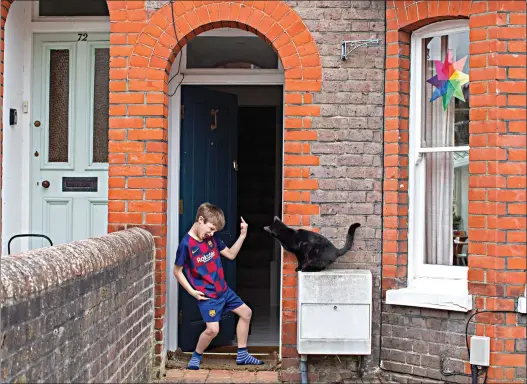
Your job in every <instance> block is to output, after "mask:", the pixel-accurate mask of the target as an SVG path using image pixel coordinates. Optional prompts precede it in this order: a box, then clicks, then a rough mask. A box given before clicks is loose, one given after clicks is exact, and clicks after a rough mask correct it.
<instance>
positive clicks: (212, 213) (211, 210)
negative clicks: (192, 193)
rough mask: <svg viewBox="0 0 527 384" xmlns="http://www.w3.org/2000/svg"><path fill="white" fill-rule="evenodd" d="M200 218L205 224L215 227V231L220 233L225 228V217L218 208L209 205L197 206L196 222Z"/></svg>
mask: <svg viewBox="0 0 527 384" xmlns="http://www.w3.org/2000/svg"><path fill="white" fill-rule="evenodd" d="M200 216H202V217H203V220H204V221H205V223H209V222H210V223H212V224H213V225H214V226H215V227H216V231H218V232H219V231H221V230H222V229H223V227H224V226H225V215H224V214H223V211H222V210H221V208H218V207H217V206H215V205H214V204H211V203H203V204H201V205H200V206H199V208H198V212H197V213H196V222H197V221H198V219H199V217H200Z"/></svg>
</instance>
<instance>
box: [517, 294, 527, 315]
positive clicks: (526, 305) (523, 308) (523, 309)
mask: <svg viewBox="0 0 527 384" xmlns="http://www.w3.org/2000/svg"><path fill="white" fill-rule="evenodd" d="M518 312H519V313H523V314H527V298H526V297H525V296H523V297H520V298H518Z"/></svg>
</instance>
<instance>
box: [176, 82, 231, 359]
mask: <svg viewBox="0 0 527 384" xmlns="http://www.w3.org/2000/svg"><path fill="white" fill-rule="evenodd" d="M181 99H182V100H181V103H182V108H183V113H182V119H181V171H180V199H181V201H180V209H181V208H182V212H181V211H180V215H179V228H180V233H179V236H180V238H182V236H184V235H185V233H187V232H188V230H189V229H190V227H191V226H192V224H193V222H194V219H195V215H196V210H197V208H198V207H199V205H200V204H201V203H204V202H209V203H213V204H216V205H217V206H219V207H220V208H221V209H222V210H223V212H224V213H225V219H226V224H225V228H224V229H223V230H222V231H221V232H220V233H219V234H220V236H221V238H222V240H223V241H224V242H225V244H226V245H227V246H228V247H230V246H232V245H233V244H234V241H235V240H236V236H237V228H238V226H239V220H238V217H237V212H236V188H237V186H236V169H235V167H234V165H235V161H236V155H237V142H236V139H237V121H238V98H237V96H236V95H232V94H229V93H225V92H218V91H213V90H210V89H206V88H202V87H197V86H183V88H182V90H181ZM222 263H223V268H224V271H225V279H226V281H227V284H228V285H229V286H230V287H231V288H233V289H235V288H236V264H235V261H231V260H228V259H226V258H224V257H222ZM204 329H205V324H204V322H203V320H202V319H201V315H200V313H199V310H198V306H197V303H196V299H194V298H193V297H191V296H190V295H189V294H188V293H187V292H186V291H185V290H184V289H180V290H179V327H178V340H179V342H178V343H179V347H180V348H181V349H182V351H183V352H191V351H193V350H194V348H195V347H196V343H197V341H198V338H199V335H200V334H201V332H202V331H203V330H204ZM234 336H235V318H234V315H233V314H232V313H226V314H224V315H223V317H222V320H221V321H220V332H219V334H218V336H217V337H216V338H215V339H214V340H213V342H212V343H211V346H224V345H230V344H231V343H232V341H233V339H234Z"/></svg>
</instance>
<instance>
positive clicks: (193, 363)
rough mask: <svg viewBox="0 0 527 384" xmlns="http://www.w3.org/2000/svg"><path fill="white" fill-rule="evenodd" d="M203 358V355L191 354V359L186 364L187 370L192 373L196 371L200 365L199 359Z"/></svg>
mask: <svg viewBox="0 0 527 384" xmlns="http://www.w3.org/2000/svg"><path fill="white" fill-rule="evenodd" d="M202 357H203V354H199V353H197V352H196V351H194V353H193V354H192V357H191V358H190V361H189V362H188V366H187V369H192V370H193V371H197V370H198V369H199V365H200V364H201V358H202Z"/></svg>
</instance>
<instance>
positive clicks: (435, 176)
mask: <svg viewBox="0 0 527 384" xmlns="http://www.w3.org/2000/svg"><path fill="white" fill-rule="evenodd" d="M424 156H425V157H424V166H425V168H426V171H425V172H426V185H425V188H426V191H425V220H424V222H425V255H426V256H425V263H427V264H440V265H467V257H466V254H467V247H468V245H467V242H468V237H467V233H468V160H469V159H468V152H440V153H426V154H424Z"/></svg>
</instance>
